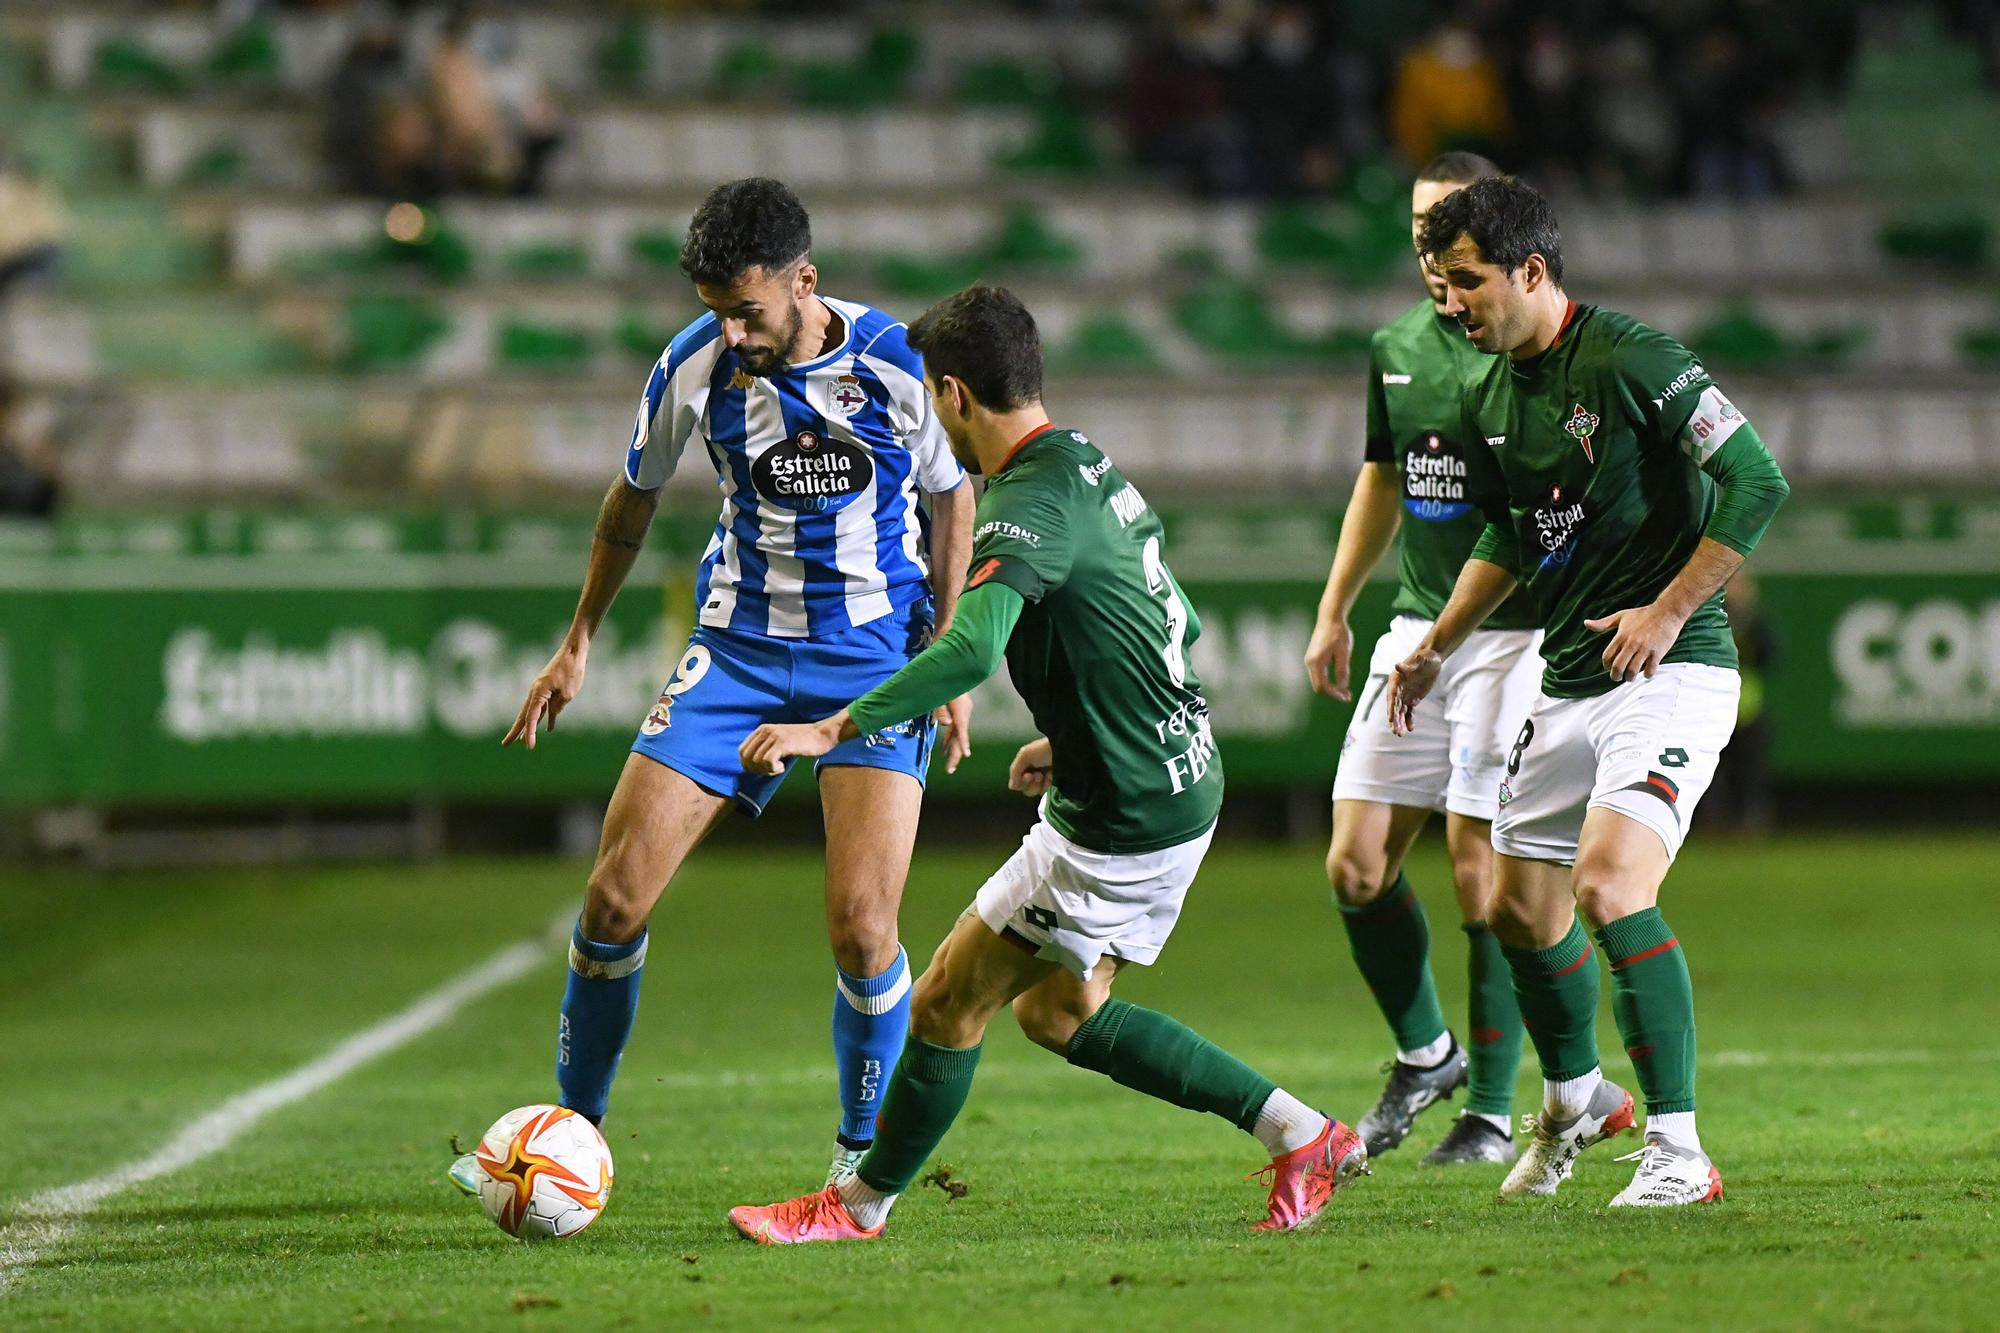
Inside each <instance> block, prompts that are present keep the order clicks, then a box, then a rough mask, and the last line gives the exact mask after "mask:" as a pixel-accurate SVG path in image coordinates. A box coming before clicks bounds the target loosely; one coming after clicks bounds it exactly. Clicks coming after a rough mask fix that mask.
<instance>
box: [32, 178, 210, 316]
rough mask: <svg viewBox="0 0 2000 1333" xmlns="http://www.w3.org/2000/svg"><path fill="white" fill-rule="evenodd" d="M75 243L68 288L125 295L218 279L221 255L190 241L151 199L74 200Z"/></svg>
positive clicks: (66, 272)
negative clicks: (147, 288) (147, 289)
mask: <svg viewBox="0 0 2000 1333" xmlns="http://www.w3.org/2000/svg"><path fill="white" fill-rule="evenodd" d="M69 213H70V222H71V226H72V232H71V243H70V246H69V251H68V255H67V258H66V259H65V261H64V264H63V273H62V281H63V285H64V286H65V287H67V288H69V289H71V290H73V291H78V292H83V293H89V292H97V291H102V292H110V293H122V292H127V291H131V290H134V289H137V288H144V287H157V286H161V285H173V284H182V283H188V282H194V281H199V280H203V279H208V278H212V277H214V276H215V275H216V274H218V273H219V272H220V271H221V255H220V253H219V252H218V251H217V250H216V248H215V247H214V246H212V245H208V244H204V243H202V242H199V241H196V240H194V239H193V238H191V237H189V236H188V235H187V234H186V233H185V232H183V231H182V230H181V227H180V224H179V223H178V222H177V221H176V220H175V218H174V215H173V209H172V208H171V207H170V206H169V205H168V203H167V202H166V201H165V200H163V199H159V198H157V197H154V196H151V195H141V194H114V195H83V196H79V197H74V198H72V199H70V201H69Z"/></svg>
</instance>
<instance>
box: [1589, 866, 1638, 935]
mask: <svg viewBox="0 0 2000 1333" xmlns="http://www.w3.org/2000/svg"><path fill="white" fill-rule="evenodd" d="M1576 906H1577V910H1578V911H1580V912H1582V913H1583V919H1584V920H1585V921H1587V922H1589V923H1590V924H1591V925H1592V926H1603V925H1605V924H1607V923H1609V922H1612V921H1616V920H1618V919H1619V918H1620V917H1626V916H1630V915H1632V913H1634V912H1639V911H1643V910H1645V909H1646V908H1648V907H1650V906H1652V894H1651V892H1650V891H1649V889H1648V886H1647V885H1646V884H1645V882H1644V881H1643V880H1641V879H1638V878H1636V877H1634V876H1632V875H1629V874H1621V873H1619V872H1618V871H1617V870H1616V869H1615V868H1610V867H1600V868H1588V867H1585V866H1583V865H1579V866H1577V868H1576Z"/></svg>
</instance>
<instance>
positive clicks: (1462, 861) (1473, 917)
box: [1451, 856, 1493, 922]
mask: <svg viewBox="0 0 2000 1333" xmlns="http://www.w3.org/2000/svg"><path fill="white" fill-rule="evenodd" d="M1451 882H1452V888H1453V889H1454V890H1456V891H1457V894H1458V910H1459V912H1460V914H1461V915H1463V916H1464V918H1465V920H1466V921H1467V922H1473V921H1484V920H1486V919H1487V918H1488V917H1490V916H1491V915H1492V914H1493V863H1492V858H1490V857H1484V856H1464V857H1454V858H1453V859H1452V864H1451Z"/></svg>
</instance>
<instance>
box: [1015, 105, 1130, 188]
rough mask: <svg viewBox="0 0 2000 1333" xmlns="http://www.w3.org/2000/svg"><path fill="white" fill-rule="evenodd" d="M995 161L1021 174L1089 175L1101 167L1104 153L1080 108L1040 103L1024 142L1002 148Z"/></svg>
mask: <svg viewBox="0 0 2000 1333" xmlns="http://www.w3.org/2000/svg"><path fill="white" fill-rule="evenodd" d="M997 161H998V164H999V165H1000V166H1001V167H1004V168H1005V169H1007V170H1008V171H1018V172H1022V173H1024V174H1035V175H1050V176H1089V175H1092V174H1094V173H1096V172H1098V171H1101V170H1102V169H1103V167H1104V154H1103V153H1102V152H1100V151H1099V149H1098V146H1097V140H1096V138H1095V136H1093V134H1092V133H1091V127H1090V120H1089V118H1087V117H1086V116H1085V115H1084V114H1083V112H1082V111H1081V110H1080V109H1078V108H1076V107H1073V106H1067V105H1065V104H1063V103H1060V102H1051V103H1048V104H1046V105H1044V106H1043V108H1042V112H1041V117H1040V119H1039V120H1038V121H1037V122H1036V125H1035V130H1034V133H1033V134H1032V135H1031V136H1030V137H1029V139H1028V142H1027V143H1025V144H1023V145H1022V146H1021V147H1019V148H1016V149H1012V150H1003V151H1002V152H1001V153H1000V154H999V157H998V159H997Z"/></svg>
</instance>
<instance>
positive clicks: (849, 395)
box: [828, 375, 868, 417]
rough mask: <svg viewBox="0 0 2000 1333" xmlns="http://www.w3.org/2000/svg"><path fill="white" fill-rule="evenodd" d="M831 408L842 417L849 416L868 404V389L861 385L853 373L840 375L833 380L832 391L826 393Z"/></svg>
mask: <svg viewBox="0 0 2000 1333" xmlns="http://www.w3.org/2000/svg"><path fill="white" fill-rule="evenodd" d="M828 399H829V401H831V402H832V404H833V410H834V411H836V412H838V413H839V414H840V415H841V416H843V417H851V416H853V415H854V414H855V413H856V412H859V411H860V410H861V409H862V408H864V407H866V406H868V391H867V390H866V389H864V388H862V387H861V381H860V379H858V378H857V377H855V376H853V375H842V376H841V377H840V378H839V379H837V380H835V381H834V382H833V392H832V393H831V394H829V395H828Z"/></svg>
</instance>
